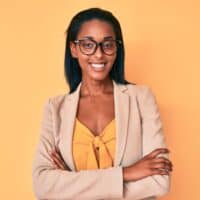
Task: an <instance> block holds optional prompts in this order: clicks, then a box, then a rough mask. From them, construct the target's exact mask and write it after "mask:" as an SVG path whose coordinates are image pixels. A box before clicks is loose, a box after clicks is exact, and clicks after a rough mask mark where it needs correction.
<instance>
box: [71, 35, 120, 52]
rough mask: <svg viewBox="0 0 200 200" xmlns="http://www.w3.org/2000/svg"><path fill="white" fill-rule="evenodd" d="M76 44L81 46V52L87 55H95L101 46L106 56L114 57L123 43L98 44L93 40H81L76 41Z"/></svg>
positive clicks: (111, 41) (110, 41)
mask: <svg viewBox="0 0 200 200" xmlns="http://www.w3.org/2000/svg"><path fill="white" fill-rule="evenodd" d="M74 43H75V44H78V45H79V48H80V51H81V52H82V53H83V54H85V55H93V54H94V53H95V52H96V50H97V48H98V46H100V48H101V51H102V52H103V53H104V54H106V55H113V54H114V53H115V52H116V51H117V49H118V46H119V45H120V44H121V43H122V42H121V40H114V39H109V40H104V41H103V42H99V43H98V42H96V41H95V40H93V39H87V38H86V39H81V40H75V41H74Z"/></svg>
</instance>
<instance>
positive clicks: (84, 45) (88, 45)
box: [82, 42, 94, 49]
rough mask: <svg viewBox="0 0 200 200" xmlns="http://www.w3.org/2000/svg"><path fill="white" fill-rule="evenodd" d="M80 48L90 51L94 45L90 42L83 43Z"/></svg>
mask: <svg viewBox="0 0 200 200" xmlns="http://www.w3.org/2000/svg"><path fill="white" fill-rule="evenodd" d="M82 46H83V47H84V48H86V49H91V48H93V46H94V44H93V43H92V42H85V43H83V44H82Z"/></svg>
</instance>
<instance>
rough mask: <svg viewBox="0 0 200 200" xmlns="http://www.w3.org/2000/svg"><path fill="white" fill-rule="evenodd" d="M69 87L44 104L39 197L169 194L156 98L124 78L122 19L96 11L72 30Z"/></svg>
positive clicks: (150, 197) (36, 184) (80, 17)
mask: <svg viewBox="0 0 200 200" xmlns="http://www.w3.org/2000/svg"><path fill="white" fill-rule="evenodd" d="M65 76H66V80H67V82H68V84H69V87H70V91H69V93H67V94H62V95H58V96H55V97H51V98H49V99H48V101H47V102H46V104H45V107H44V114H43V121H42V124H41V133H40V140H39V144H38V146H37V150H36V153H35V156H34V160H33V189H34V192H35V195H36V197H37V198H39V199H66V200H67V199H84V200H85V199H92V200H95V199H106V200H109V199H127V200H128V199H131V200H136V199H137V200H139V199H143V200H144V199H145V200H154V199H156V197H157V196H161V195H164V194H166V193H167V192H168V191H169V183H170V172H171V171H172V163H171V161H170V160H169V158H168V153H169V150H168V149H167V148H166V143H165V138H164V134H163V129H162V122H161V120H160V114H159V110H158V107H157V103H156V99H155V97H154V95H153V93H152V91H151V89H150V88H149V87H148V86H144V85H135V84H132V83H129V82H128V81H126V80H125V78H124V45H123V38H122V33H121V28H120V24H119V22H118V20H117V19H116V18H115V17H114V16H113V15H112V13H110V12H109V11H106V10H103V9H99V8H91V9H88V10H84V11H81V12H79V13H78V14H77V15H75V16H74V17H73V19H72V21H71V23H70V25H69V27H68V29H67V38H66V51H65Z"/></svg>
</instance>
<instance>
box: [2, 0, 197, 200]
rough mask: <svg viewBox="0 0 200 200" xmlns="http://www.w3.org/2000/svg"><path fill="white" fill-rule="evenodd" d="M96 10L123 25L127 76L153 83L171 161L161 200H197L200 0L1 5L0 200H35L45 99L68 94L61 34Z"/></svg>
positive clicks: (93, 0)
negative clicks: (76, 19)
mask: <svg viewBox="0 0 200 200" xmlns="http://www.w3.org/2000/svg"><path fill="white" fill-rule="evenodd" d="M94 6H99V7H102V8H105V9H109V10H111V11H112V12H113V14H114V15H116V16H117V18H118V19H119V20H120V22H121V26H122V29H123V34H124V40H125V44H126V78H127V79H128V80H129V81H132V82H135V83H138V84H146V85H149V86H150V87H151V88H152V90H153V91H154V93H155V95H156V97H157V101H158V104H159V107H160V111H161V116H162V120H163V123H164V130H165V134H166V138H167V142H168V146H169V148H170V149H171V159H172V161H173V164H174V172H173V175H172V184H171V192H170V194H168V195H167V196H166V197H164V198H162V199H164V200H177V199H181V200H188V199H192V200H199V199H200V192H199V191H198V190H199V188H200V184H199V181H200V180H199V178H200V170H199V169H200V159H199V158H200V156H199V153H200V150H199V146H200V120H199V118H200V103H199V102H200V87H199V86H200V78H199V74H200V60H199V52H200V48H199V47H200V39H199V35H200V12H199V11H200V3H199V1H198V0H196V1H194V0H190V1H189V0H188V1H179V0H167V1H162V0H151V1H149V0H146V1H141V0H130V1H128V0H123V1H116V0H109V1H107V0H87V1H86V0H79V1H78V0H73V1H72V0H70V1H67V0H65V1H64V0H60V1H52V0H48V1H47V0H43V1H39V0H31V1H30V0H29V1H25V0H18V1H14V0H13V1H1V6H0V58H1V59H0V67H1V73H0V81H1V84H0V91H1V101H0V102H1V103H0V111H1V114H0V121H1V138H0V177H1V181H0V198H1V199H6V200H7V199H9V200H11V199H20V200H31V199H35V198H34V196H33V193H32V180H31V164H32V156H33V153H34V150H35V146H36V143H37V141H38V134H39V126H40V120H41V115H42V109H43V105H44V102H45V101H46V100H47V98H48V97H50V96H54V95H57V94H62V93H66V92H67V91H68V87H67V85H66V83H65V80H64V74H63V62H64V61H63V60H64V45H65V37H64V32H65V30H66V27H67V25H68V23H69V21H70V20H71V18H72V16H73V15H74V14H76V13H77V12H78V11H79V10H81V9H85V8H88V7H94Z"/></svg>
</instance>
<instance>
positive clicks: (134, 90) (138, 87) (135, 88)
mask: <svg viewBox="0 0 200 200" xmlns="http://www.w3.org/2000/svg"><path fill="white" fill-rule="evenodd" d="M125 87H126V88H127V92H128V93H129V95H135V96H145V95H154V94H153V91H152V88H151V86H149V85H146V84H135V83H128V84H126V85H125Z"/></svg>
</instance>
